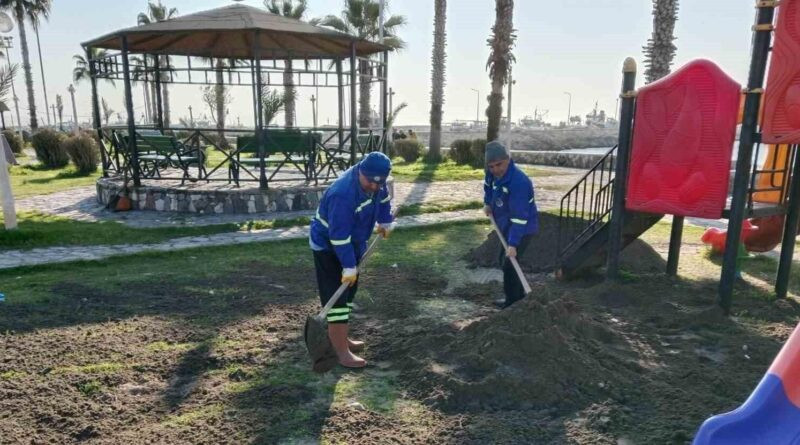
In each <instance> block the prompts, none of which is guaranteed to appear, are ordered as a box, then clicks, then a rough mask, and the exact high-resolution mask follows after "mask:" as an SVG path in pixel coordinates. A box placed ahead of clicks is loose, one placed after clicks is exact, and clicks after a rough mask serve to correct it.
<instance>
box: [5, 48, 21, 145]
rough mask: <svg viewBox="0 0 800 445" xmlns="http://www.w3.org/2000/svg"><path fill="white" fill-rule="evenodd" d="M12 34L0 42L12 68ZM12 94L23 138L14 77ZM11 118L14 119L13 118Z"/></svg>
mask: <svg viewBox="0 0 800 445" xmlns="http://www.w3.org/2000/svg"><path fill="white" fill-rule="evenodd" d="M11 41H12V37H11V36H4V37H3V42H2V43H1V44H0V48H2V49H5V50H6V61H7V62H8V69H9V70H10V69H11V48H13V47H12V46H11ZM11 94H12V95H14V108H15V109H16V112H17V131H18V132H19V137H20V139H22V137H23V136H22V119H20V117H19V98H17V91H16V89H15V88H14V79H11ZM11 120H14V119H13V118H12V119H11Z"/></svg>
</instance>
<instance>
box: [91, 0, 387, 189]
mask: <svg viewBox="0 0 800 445" xmlns="http://www.w3.org/2000/svg"><path fill="white" fill-rule="evenodd" d="M83 47H84V50H85V51H86V55H87V60H88V62H89V71H90V77H91V87H92V105H93V118H94V127H95V129H96V131H97V135H98V138H99V139H100V140H101V142H102V143H101V145H102V153H101V154H102V164H103V177H104V178H119V177H123V176H124V177H125V178H126V180H127V178H128V177H129V178H130V179H132V181H133V186H134V187H140V186H142V182H143V181H145V182H146V183H149V181H159V180H165V181H170V180H171V181H173V182H175V181H177V180H180V182H181V184H184V183H187V182H188V183H192V184H201V183H202V184H209V183H212V182H213V181H227V183H228V184H235V186H237V187H238V186H239V184H240V182H243V181H252V182H257V183H258V185H259V189H261V190H266V189H268V188H270V187H271V186H272V185H273V184H277V183H279V182H280V181H283V183H285V184H296V185H298V186H302V185H309V184H311V183H313V184H317V183H318V182H319V181H323V182H324V181H325V180H328V179H331V178H332V177H335V176H336V175H337V173H338V172H341V171H342V170H343V169H345V168H348V167H349V166H351V165H353V164H354V163H355V162H357V160H358V159H359V157H360V156H361V155H363V154H364V153H366V152H368V151H375V150H385V149H386V142H387V141H386V136H387V135H386V127H387V98H388V87H387V69H388V51H389V50H390V48H389V47H387V46H385V45H382V44H380V43H377V42H373V41H369V40H364V39H360V38H357V37H354V36H351V35H348V34H344V33H341V32H337V31H334V30H331V29H327V28H323V27H319V26H314V25H312V24H309V23H306V22H302V21H300V20H295V19H291V18H287V17H282V16H278V15H274V14H270V13H268V12H266V11H265V10H260V9H257V8H253V7H249V6H245V5H240V4H236V5H231V6H225V7H221V8H217V9H212V10H209V11H203V12H198V13H194V14H188V15H184V16H181V17H178V18H175V19H171V20H167V21H163V22H155V23H151V24H147V25H143V26H137V27H133V28H127V29H122V30H118V31H115V32H112V33H110V34H106V35H104V36H102V37H99V38H96V39H93V40H90V41H88V42H85V43H84V44H83ZM93 49H105V50H110V51H109V52H108V54H107V55H105V56H103V57H100V58H92V55H93V54H94V52H93V51H92V50H93ZM375 55H379V56H380V57H374V56H375ZM101 79H111V80H120V81H122V82H123V83H124V94H125V108H126V113H127V116H126V117H127V125H117V126H113V125H103V123H102V121H101V119H100V107H99V99H98V91H97V89H98V80H101ZM135 82H149V83H150V84H151V85H154V88H155V91H156V93H155V94H154V96H155V103H154V104H153V113H152V115H154V119H152V120H153V122H139V123H137V119H136V115H135V113H134V104H133V93H132V88H133V84H134V83H135ZM366 83H379V85H380V92H379V94H380V101H379V102H380V112H379V116H380V117H379V122H378V125H371V126H370V127H368V128H363V127H362V128H359V125H358V119H357V114H358V113H357V111H356V108H357V96H358V90H357V86H359V85H365V84H366ZM168 84H175V85H178V84H182V85H199V86H202V85H214V86H216V87H217V88H220V87H222V88H227V87H234V86H235V87H240V86H241V87H249V88H250V89H251V90H252V97H253V103H252V112H253V116H254V122H255V125H254V126H253V128H246V129H243V128H225V125H224V122H223V123H222V124H220V123H219V122H218V123H217V124H216V128H211V126H207V127H209V128H187V127H186V126H180V127H178V126H174V125H165V121H164V110H163V104H162V102H163V89H164V88H165V85H168ZM286 85H292V86H295V87H297V88H303V87H315V88H336V90H337V92H338V95H337V97H338V123H337V125H336V126H332V125H331V126H322V127H316V126H312V127H302V128H301V127H282V128H280V127H275V126H268V125H266V123H265V116H264V114H265V107H264V103H263V102H262V98H263V95H264V90H265V88H266V87H269V86H280V87H283V86H286ZM347 88H349V104H348V103H346V102H348V101H347V100H346V99H345V96H346V89H347ZM348 105H349V107H348ZM348 111H349V113H348ZM348 114H349V125H348V124H347V123H346V122H345V116H346V115H348Z"/></svg>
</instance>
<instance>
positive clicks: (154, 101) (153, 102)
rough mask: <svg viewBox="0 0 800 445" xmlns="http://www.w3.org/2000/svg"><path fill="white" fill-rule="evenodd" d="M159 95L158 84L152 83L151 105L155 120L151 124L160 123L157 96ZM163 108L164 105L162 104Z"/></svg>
mask: <svg viewBox="0 0 800 445" xmlns="http://www.w3.org/2000/svg"><path fill="white" fill-rule="evenodd" d="M157 94H158V90H157V89H156V83H155V82H150V104H151V105H152V108H151V109H150V111H151V112H152V117H153V120H152V121H151V122H158V99H157V97H156V95H157ZM161 106H162V107H163V106H164V104H161Z"/></svg>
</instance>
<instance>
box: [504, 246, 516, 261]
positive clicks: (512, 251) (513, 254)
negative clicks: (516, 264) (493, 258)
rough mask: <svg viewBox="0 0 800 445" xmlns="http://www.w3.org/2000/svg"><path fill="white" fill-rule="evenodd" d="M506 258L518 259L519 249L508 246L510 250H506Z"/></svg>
mask: <svg viewBox="0 0 800 445" xmlns="http://www.w3.org/2000/svg"><path fill="white" fill-rule="evenodd" d="M506 256H507V257H509V258H516V256H517V248H516V247H514V246H508V249H506Z"/></svg>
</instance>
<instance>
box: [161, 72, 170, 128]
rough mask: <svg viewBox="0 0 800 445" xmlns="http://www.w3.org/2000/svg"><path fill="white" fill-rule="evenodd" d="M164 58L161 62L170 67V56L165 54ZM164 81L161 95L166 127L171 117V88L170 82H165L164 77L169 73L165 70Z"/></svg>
mask: <svg viewBox="0 0 800 445" xmlns="http://www.w3.org/2000/svg"><path fill="white" fill-rule="evenodd" d="M163 58H164V60H163V61H162V62H163V63H162V64H161V66H162V67H166V69H169V56H163ZM162 73H163V76H162V82H161V96H162V99H163V102H164V127H165V128H169V123H170V118H169V88H168V85H169V84H168V83H166V82H164V81H163V80H164V78H168V77H169V76H168V73H165V72H163V71H162Z"/></svg>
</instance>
